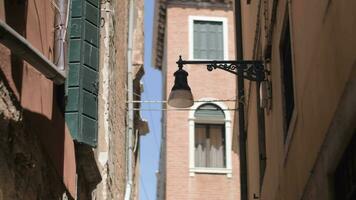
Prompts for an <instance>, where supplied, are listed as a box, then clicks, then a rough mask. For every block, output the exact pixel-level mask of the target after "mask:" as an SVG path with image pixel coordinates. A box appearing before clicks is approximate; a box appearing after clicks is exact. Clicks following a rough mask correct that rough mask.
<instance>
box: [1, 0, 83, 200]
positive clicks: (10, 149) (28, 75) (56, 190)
mask: <svg viewBox="0 0 356 200" xmlns="http://www.w3.org/2000/svg"><path fill="white" fill-rule="evenodd" d="M54 12H55V9H54V7H53V5H52V4H51V2H48V1H46V2H42V1H40V0H34V1H25V0H24V1H8V0H5V1H0V18H1V20H3V21H5V22H6V23H7V24H8V25H10V26H11V27H12V28H13V29H15V30H16V31H17V32H18V33H20V34H21V35H22V36H24V37H25V38H26V39H27V40H28V42H30V43H31V44H32V45H33V46H34V47H35V48H36V49H38V50H39V51H40V52H41V53H43V55H45V56H46V57H47V58H48V59H49V60H51V59H53V28H54V27H53V24H54ZM0 52H1V54H0V55H1V56H0V79H1V81H2V84H3V85H5V86H6V87H2V92H5V93H7V94H8V95H9V96H12V99H10V100H11V101H10V102H11V104H14V105H17V107H16V109H17V110H16V112H19V115H20V117H19V118H16V119H15V118H12V117H9V116H6V115H3V116H2V117H1V118H2V119H1V120H4V123H5V124H4V129H2V130H1V134H4V135H2V136H1V139H2V141H3V139H4V140H7V139H5V138H7V136H9V137H14V142H13V144H10V143H11V142H9V141H7V142H5V143H4V145H1V147H2V150H1V151H2V152H1V153H2V154H3V156H1V158H4V159H5V158H6V159H5V160H6V162H7V163H6V162H5V161H4V162H1V163H4V164H3V165H2V166H1V170H4V172H9V173H5V174H6V175H8V177H6V176H2V177H1V178H4V179H6V180H8V179H14V180H11V181H9V182H2V184H4V183H5V185H6V187H8V190H7V192H8V193H7V194H6V195H18V197H17V199H37V198H44V199H53V198H54V197H55V196H58V195H59V196H61V194H60V193H61V192H62V193H63V191H64V186H63V182H64V183H65V185H66V187H67V189H68V190H69V192H70V193H71V195H72V196H76V188H75V187H76V185H75V172H76V171H75V170H76V164H75V157H74V144H73V141H72V140H71V139H70V135H69V132H68V130H67V128H66V127H65V123H64V119H63V114H62V113H61V110H60V107H59V104H58V102H57V98H56V92H55V88H54V86H53V83H52V82H51V81H50V80H48V79H47V78H45V77H44V76H43V75H41V74H40V73H39V72H38V71H36V70H35V69H34V68H33V67H32V66H30V65H29V64H27V63H26V62H23V61H22V60H21V59H20V58H19V57H17V56H15V55H13V54H11V52H10V51H9V50H8V49H7V48H6V47H4V46H1V47H0ZM4 102H9V100H4ZM7 109H9V107H2V108H0V112H1V113H6V112H9V110H7ZM11 112H13V111H11V110H10V113H11ZM4 116H5V117H4ZM15 149H16V150H15ZM16 156H20V157H19V158H17V157H16ZM14 159H15V160H16V159H20V160H24V161H21V162H23V163H25V165H26V166H27V167H28V166H29V165H31V163H34V166H35V167H34V168H33V169H30V168H26V166H25V168H23V169H22V168H21V167H20V168H17V167H18V166H17V165H16V164H14V162H15V161H14ZM27 163H30V164H29V165H28V164H27ZM20 165H21V164H20ZM14 176H16V177H17V178H18V180H16V179H15V177H14ZM28 180H31V181H30V182H29V181H28ZM2 181H4V180H2ZM2 186H4V185H2ZM10 199H12V198H10ZM15 199H16V198H15Z"/></svg>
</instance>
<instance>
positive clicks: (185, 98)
mask: <svg viewBox="0 0 356 200" xmlns="http://www.w3.org/2000/svg"><path fill="white" fill-rule="evenodd" d="M176 63H177V64H178V70H177V71H176V72H175V73H174V76H175V80H174V86H173V88H172V90H171V93H170V95H169V98H168V104H169V105H170V106H173V107H176V108H188V107H191V106H192V105H193V94H192V92H191V89H190V87H189V85H188V80H187V77H188V72H186V71H185V70H183V65H185V64H195V65H196V64H204V65H206V66H207V70H208V71H213V70H214V69H222V70H224V71H227V72H230V73H232V74H235V75H237V76H242V77H243V78H245V79H248V80H251V81H257V82H261V81H265V80H266V75H267V74H268V71H267V70H266V69H265V68H264V65H263V62H262V61H258V60H211V61H207V60H201V61H199V60H193V61H189V60H182V56H179V60H178V61H177V62H176Z"/></svg>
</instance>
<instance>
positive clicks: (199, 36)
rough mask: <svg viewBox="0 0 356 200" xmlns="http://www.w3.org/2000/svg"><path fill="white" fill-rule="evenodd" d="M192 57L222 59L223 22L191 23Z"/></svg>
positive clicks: (196, 21) (195, 21) (197, 21)
mask: <svg viewBox="0 0 356 200" xmlns="http://www.w3.org/2000/svg"><path fill="white" fill-rule="evenodd" d="M193 35H194V36H193V40H194V44H193V46H194V47H193V48H194V52H193V55H194V59H224V36H223V22H217V21H199V20H194V23H193Z"/></svg>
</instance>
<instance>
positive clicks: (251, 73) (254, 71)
mask: <svg viewBox="0 0 356 200" xmlns="http://www.w3.org/2000/svg"><path fill="white" fill-rule="evenodd" d="M214 69H222V70H225V71H227V72H230V73H233V74H236V75H239V69H240V70H241V71H242V74H243V77H244V78H246V79H248V80H251V81H263V80H265V76H266V74H265V73H266V71H265V69H264V67H263V64H262V63H260V62H256V63H218V62H216V63H212V64H208V65H207V70H208V71H213V70H214Z"/></svg>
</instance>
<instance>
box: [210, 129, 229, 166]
mask: <svg viewBox="0 0 356 200" xmlns="http://www.w3.org/2000/svg"><path fill="white" fill-rule="evenodd" d="M209 135H210V151H209V154H210V155H209V163H208V167H214V168H223V167H225V166H224V146H225V145H224V144H223V142H224V141H223V133H222V127H221V126H210V131H209Z"/></svg>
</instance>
